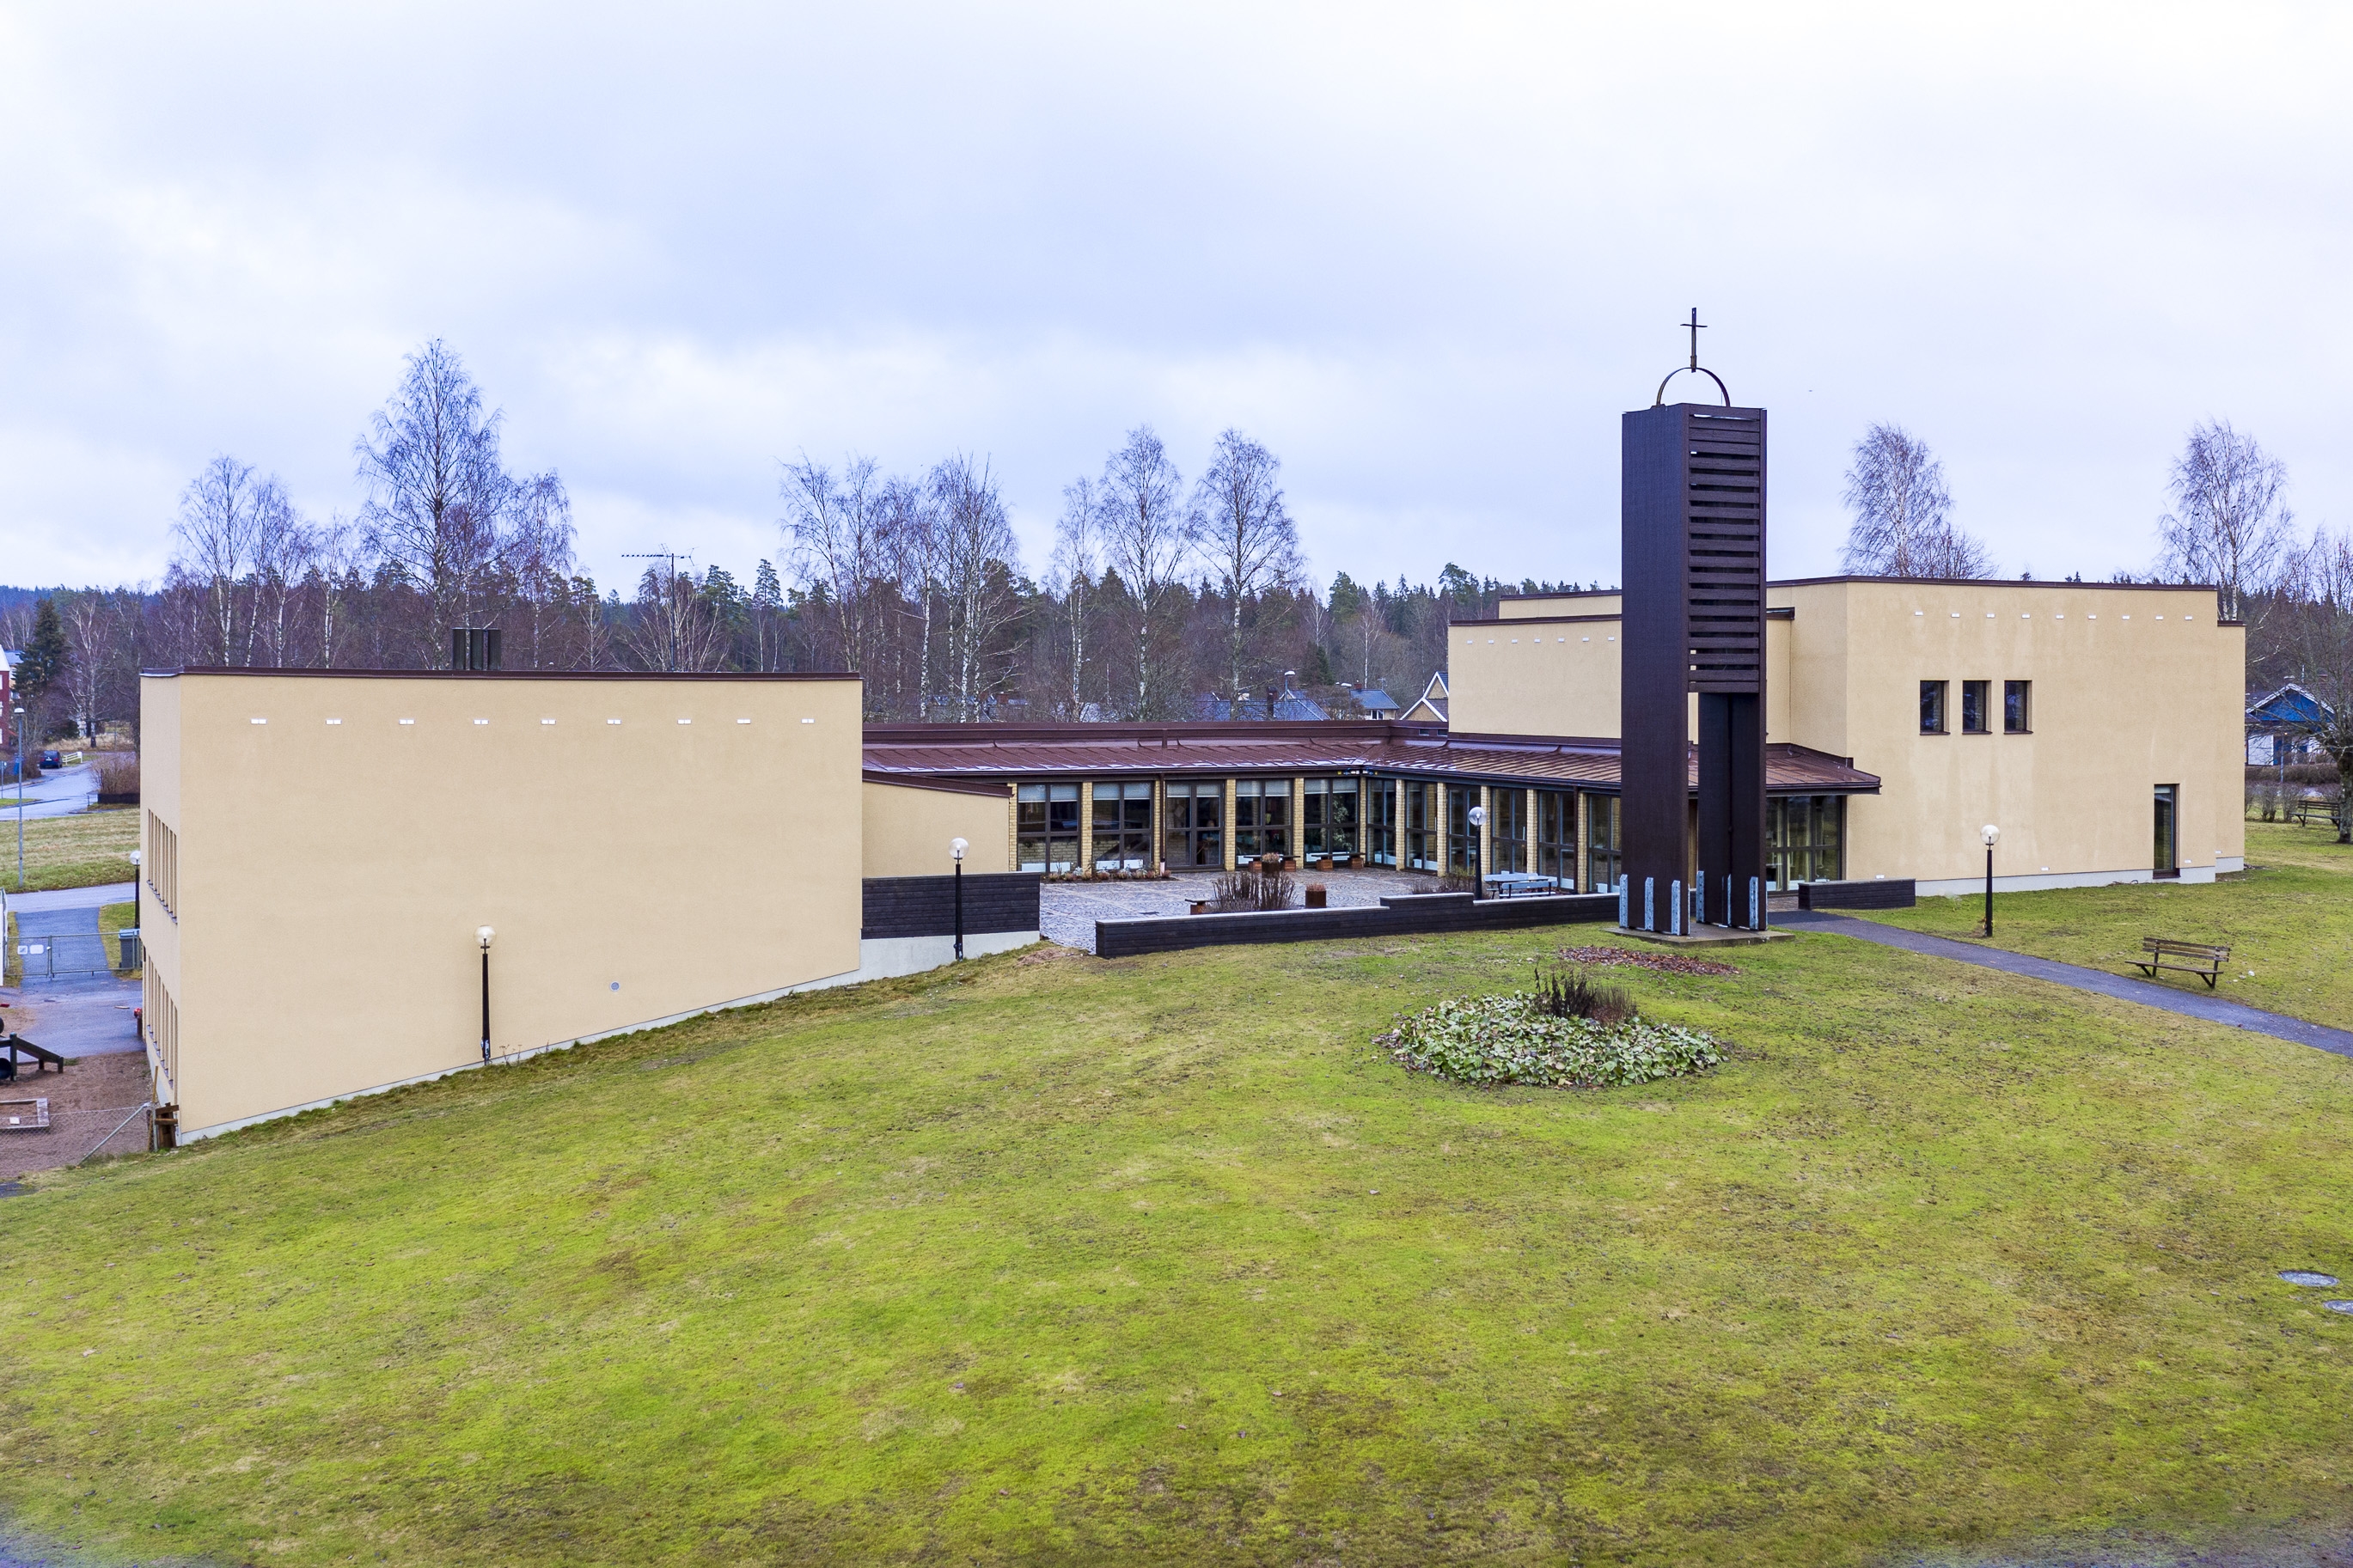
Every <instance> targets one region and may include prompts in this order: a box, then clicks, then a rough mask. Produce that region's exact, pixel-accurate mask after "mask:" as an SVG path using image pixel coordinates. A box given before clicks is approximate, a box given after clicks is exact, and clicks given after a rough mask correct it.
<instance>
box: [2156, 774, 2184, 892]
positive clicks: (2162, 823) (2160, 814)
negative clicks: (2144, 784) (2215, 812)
mask: <svg viewBox="0 0 2353 1568" xmlns="http://www.w3.org/2000/svg"><path fill="white" fill-rule="evenodd" d="M2180 799H2181V786H2180V785H2179V784H2159V785H2158V786H2157V857H2156V866H2155V870H2156V873H2157V875H2158V876H2160V877H2179V875H2181V861H2180V858H2179V853H2178V849H2179V847H2178V846H2177V845H2176V843H2175V837H2176V834H2175V831H2174V829H2175V814H2176V812H2177V810H2178V808H2179V804H2180Z"/></svg>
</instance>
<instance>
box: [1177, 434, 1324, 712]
mask: <svg viewBox="0 0 2353 1568" xmlns="http://www.w3.org/2000/svg"><path fill="white" fill-rule="evenodd" d="M1281 471H1282V464H1281V462H1279V461H1278V460H1277V459H1276V458H1275V456H1274V454H1273V453H1271V452H1270V451H1268V450H1267V449H1266V448H1265V447H1261V446H1260V445H1259V444H1258V443H1257V442H1255V441H1253V440H1251V439H1250V437H1247V436H1244V435H1243V434H1242V433H1241V432H1240V431H1239V430H1230V429H1229V430H1228V431H1226V432H1225V433H1224V434H1223V435H1221V436H1219V437H1218V444H1217V446H1216V447H1214V448H1213V449H1212V450H1211V452H1210V454H1209V467H1208V469H1207V471H1205V472H1204V473H1203V474H1202V475H1201V484H1200V491H1199V496H1198V509H1199V512H1200V516H1201V520H1202V521H1201V533H1200V538H1199V541H1198V549H1199V551H1200V552H1201V555H1202V558H1203V559H1204V561H1205V562H1206V563H1208V568H1209V581H1210V584H1211V585H1212V586H1214V587H1215V588H1216V589H1217V590H1218V592H1219V593H1220V594H1221V595H1224V596H1225V599H1226V604H1227V615H1228V616H1229V628H1228V634H1227V638H1226V660H1227V664H1228V667H1229V669H1228V675H1229V679H1230V681H1231V684H1230V685H1229V686H1228V688H1227V689H1228V690H1229V691H1230V692H1232V693H1233V696H1234V700H1235V701H1236V702H1237V703H1239V702H1240V700H1241V696H1242V690H1243V687H1242V603H1243V601H1244V600H1246V599H1255V598H1257V597H1258V596H1259V595H1261V594H1265V593H1267V592H1270V591H1271V590H1273V589H1276V588H1288V587H1290V586H1291V585H1292V584H1293V583H1294V582H1295V581H1296V580H1297V578H1298V576H1299V572H1300V565H1301V563H1300V558H1299V529H1298V526H1297V525H1296V524H1294V523H1293V521H1291V514H1290V513H1289V512H1288V511H1286V510H1283V505H1282V486H1280V485H1279V484H1277V483H1276V482H1275V480H1276V478H1277V476H1278V475H1279V474H1280V473H1281ZM1235 716H1236V717H1237V718H1239V717H1240V708H1237V709H1236V710H1235Z"/></svg>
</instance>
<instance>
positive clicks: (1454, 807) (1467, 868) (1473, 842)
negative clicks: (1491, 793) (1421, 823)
mask: <svg viewBox="0 0 2353 1568" xmlns="http://www.w3.org/2000/svg"><path fill="white" fill-rule="evenodd" d="M1478 804H1479V786H1478V785H1477V784H1453V785H1451V786H1449V787H1448V789H1447V791H1446V871H1447V875H1449V876H1451V877H1468V876H1470V875H1471V874H1472V867H1473V866H1474V865H1475V864H1476V861H1475V860H1474V859H1473V856H1474V854H1475V853H1476V851H1477V847H1478V843H1479V834H1478V830H1477V829H1476V828H1474V827H1472V826H1471V808H1472V806H1474V805H1478ZM1491 869H1492V868H1491Z"/></svg>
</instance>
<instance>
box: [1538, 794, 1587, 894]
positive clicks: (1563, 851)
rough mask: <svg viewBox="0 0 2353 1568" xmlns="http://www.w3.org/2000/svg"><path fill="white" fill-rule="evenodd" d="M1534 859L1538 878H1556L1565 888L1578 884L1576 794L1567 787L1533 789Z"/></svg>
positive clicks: (1574, 886) (1570, 888)
mask: <svg viewBox="0 0 2353 1568" xmlns="http://www.w3.org/2000/svg"><path fill="white" fill-rule="evenodd" d="M1535 829H1536V858H1535V866H1534V867H1533V868H1532V869H1534V870H1535V874H1536V875H1537V876H1539V877H1557V878H1559V879H1560V885H1561V887H1562V888H1563V889H1568V890H1573V889H1575V888H1576V887H1577V796H1575V795H1571V794H1570V793H1569V792H1568V791H1567V790H1558V789H1540V790H1538V791H1536V820H1535Z"/></svg>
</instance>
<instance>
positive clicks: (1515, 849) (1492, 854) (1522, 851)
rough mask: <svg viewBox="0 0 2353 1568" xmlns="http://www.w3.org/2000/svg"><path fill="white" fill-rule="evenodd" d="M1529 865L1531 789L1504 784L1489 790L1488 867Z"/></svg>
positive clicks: (1513, 868) (1510, 868)
mask: <svg viewBox="0 0 2353 1568" xmlns="http://www.w3.org/2000/svg"><path fill="white" fill-rule="evenodd" d="M1527 868H1528V792H1527V791H1525V790H1524V789H1514V788H1512V787H1510V786H1508V785H1505V784H1496V785H1494V786H1493V788H1491V789H1489V790H1488V791H1487V869H1489V870H1490V871H1525V870H1526V869H1527Z"/></svg>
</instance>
